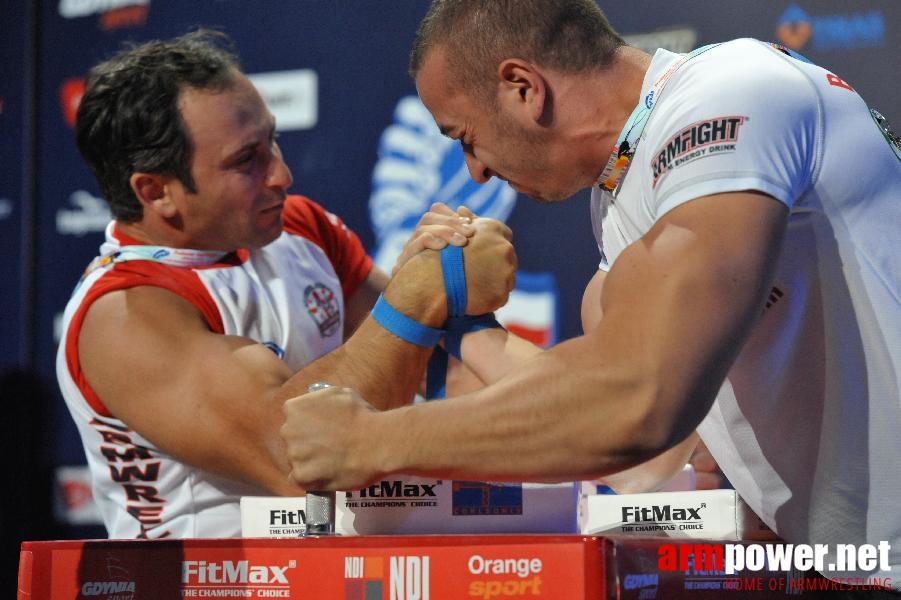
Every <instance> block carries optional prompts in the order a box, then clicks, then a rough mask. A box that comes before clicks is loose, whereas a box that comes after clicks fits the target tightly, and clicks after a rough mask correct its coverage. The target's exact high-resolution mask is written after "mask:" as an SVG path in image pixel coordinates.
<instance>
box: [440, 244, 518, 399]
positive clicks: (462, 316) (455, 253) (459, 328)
mask: <svg viewBox="0 0 901 600" xmlns="http://www.w3.org/2000/svg"><path fill="white" fill-rule="evenodd" d="M441 275H442V276H443V277H444V289H445V292H446V293H447V321H446V322H445V324H444V329H445V334H444V348H441V347H440V346H436V347H435V350H434V351H433V352H432V357H431V359H429V366H428V371H427V373H426V398H427V399H428V400H435V399H439V398H444V397H445V395H446V389H445V388H446V385H447V363H448V354H450V355H452V356H453V357H454V358H456V359H457V360H461V351H460V346H461V344H462V342H463V336H464V335H465V334H467V333H470V332H473V331H479V330H480V329H486V328H488V327H500V326H501V325H500V323H498V322H497V319H495V318H494V313H487V314H484V315H474V316H467V315H466V301H467V291H466V271H465V270H464V267H463V248H461V247H459V246H445V247H444V248H443V249H442V250H441Z"/></svg>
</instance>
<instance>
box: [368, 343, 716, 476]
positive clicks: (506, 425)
mask: <svg viewBox="0 0 901 600" xmlns="http://www.w3.org/2000/svg"><path fill="white" fill-rule="evenodd" d="M588 349H589V348H587V347H586V346H585V342H584V340H581V341H580V339H577V340H572V341H570V342H566V343H564V344H561V345H560V346H558V347H556V348H555V349H553V350H550V351H548V352H545V353H543V354H541V355H539V356H536V357H535V358H534V359H532V360H530V361H529V362H528V363H527V364H525V365H524V366H523V367H522V368H521V369H519V370H517V371H516V372H514V373H512V374H510V375H509V376H508V377H506V378H504V379H502V380H501V381H499V382H498V383H497V384H495V385H493V386H490V387H488V388H485V389H484V390H482V391H480V392H477V393H474V394H469V395H467V396H462V397H457V398H451V399H448V400H445V401H442V402H434V403H429V404H428V405H427V406H421V407H417V408H416V409H415V410H412V411H408V410H405V409H400V410H397V411H391V412H389V413H385V414H383V415H378V416H377V419H374V420H376V421H380V422H381V425H382V426H384V427H385V428H386V429H385V431H384V432H383V433H382V434H379V437H380V439H385V438H386V437H387V438H388V439H389V440H390V441H389V442H388V444H390V445H391V446H392V447H391V448H389V449H388V451H387V452H386V454H387V455H388V458H377V459H376V460H379V461H383V465H384V467H385V468H386V470H388V471H390V472H399V473H408V474H420V475H429V476H441V477H478V478H480V479H485V480H499V481H517V480H529V481H563V480H571V479H588V478H594V477H598V476H602V475H605V474H607V473H612V472H616V471H620V470H623V469H625V468H628V467H631V466H634V465H636V464H638V463H640V462H643V461H644V460H647V459H649V458H651V457H652V456H654V455H656V454H657V453H659V452H660V451H662V450H663V449H664V448H665V444H661V443H660V441H659V440H657V439H654V440H651V439H648V438H647V437H645V436H644V435H643V432H644V431H645V430H646V425H647V422H648V421H650V420H652V419H656V418H658V417H659V418H665V417H664V415H662V414H656V415H655V414H654V412H653V409H652V407H653V406H654V405H655V402H656V400H657V395H658V394H657V390H656V389H655V388H654V385H653V384H652V383H650V382H648V380H647V379H646V378H644V377H641V376H640V374H638V373H636V372H630V370H629V369H628V368H623V367H616V366H613V365H611V366H610V367H608V368H592V367H591V366H590V365H587V364H585V365H582V364H578V363H579V362H580V359H579V358H578V357H579V356H580V355H582V356H584V355H586V353H587V351H588ZM581 360H584V359H581ZM474 415H478V418H474ZM699 419H700V417H699ZM377 427H378V426H377ZM397 431H404V432H405V435H404V436H397V435H392V434H389V433H388V432H397ZM392 460H394V461H395V462H391V461H392Z"/></svg>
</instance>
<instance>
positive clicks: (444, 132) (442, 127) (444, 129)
mask: <svg viewBox="0 0 901 600" xmlns="http://www.w3.org/2000/svg"><path fill="white" fill-rule="evenodd" d="M451 129H452V128H451V127H447V126H446V125H439V126H438V131H439V132H440V133H441V135H443V136H444V137H448V138H449V137H451V134H450V130H451Z"/></svg>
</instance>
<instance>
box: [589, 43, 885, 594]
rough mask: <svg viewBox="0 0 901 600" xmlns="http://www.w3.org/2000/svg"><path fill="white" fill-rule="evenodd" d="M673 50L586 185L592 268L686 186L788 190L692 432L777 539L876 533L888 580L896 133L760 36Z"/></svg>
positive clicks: (680, 197) (867, 538)
mask: <svg viewBox="0 0 901 600" xmlns="http://www.w3.org/2000/svg"><path fill="white" fill-rule="evenodd" d="M681 58H682V57H681V56H680V55H675V54H672V53H670V52H666V51H662V50H661V51H658V52H657V54H656V55H655V56H654V58H653V61H652V63H651V66H650V69H649V71H648V73H647V75H646V78H645V81H644V91H645V94H650V91H651V90H653V89H654V85H655V82H656V81H658V80H659V78H661V77H667V76H668V77H669V78H670V79H669V81H668V82H667V83H666V85H665V86H664V87H663V88H662V90H659V89H658V94H657V97H656V98H653V97H648V95H644V96H643V100H645V101H647V102H648V103H649V104H650V103H654V104H653V111H652V113H651V115H650V118H649V119H648V121H647V124H646V126H645V129H644V131H643V133H642V134H641V137H640V138H639V143H638V147H637V150H636V153H635V155H634V157H633V159H632V163H631V167H630V169H629V171H628V172H627V174H626V176H625V179H624V180H623V181H622V185H621V187H620V189H619V190H618V192H617V194H616V196H615V197H613V196H611V195H610V194H609V193H607V192H603V191H602V190H601V189H600V188H597V189H595V190H594V191H593V193H592V211H593V213H594V214H593V216H594V219H593V224H594V226H595V234H596V237H597V238H598V244H599V246H600V248H601V251H602V255H603V259H602V263H601V268H606V267H607V266H608V265H612V264H613V263H614V262H615V261H616V259H617V256H618V255H619V254H620V253H621V252H622V251H623V250H624V249H625V248H626V246H628V245H629V244H630V243H632V242H634V241H636V240H637V239H639V238H640V237H641V236H642V235H643V234H645V233H646V232H647V231H648V230H649V229H650V228H651V227H652V226H653V225H654V223H655V222H656V221H657V220H658V219H659V218H661V216H662V215H664V214H665V213H666V212H667V211H669V210H671V209H673V208H675V207H676V206H679V205H680V204H682V203H684V202H688V201H691V200H692V199H694V198H698V197H702V196H708V195H711V194H718V193H722V192H732V191H742V190H756V191H760V192H763V193H766V194H768V195H770V196H772V197H774V198H775V199H776V200H778V201H780V202H783V203H784V204H785V205H786V206H788V207H789V209H790V211H791V213H790V218H789V224H788V230H787V234H786V238H785V241H784V245H783V248H782V250H781V254H780V259H779V263H778V266H777V271H776V274H775V280H774V283H773V288H772V293H771V294H770V297H769V300H768V302H767V303H766V307H765V308H764V309H763V314H762V316H761V318H760V320H759V322H758V323H757V325H756V326H755V329H754V331H753V333H752V335H751V337H750V339H749V340H748V342H747V344H746V345H745V347H744V349H743V350H742V352H741V354H740V356H739V357H738V359H737V361H736V362H735V364H734V366H733V368H732V369H731V371H730V373H729V375H728V378H727V381H726V383H725V385H724V386H723V388H722V390H721V392H720V394H719V395H718V397H717V400H716V402H715V403H714V405H713V408H712V409H711V411H710V413H709V415H708V416H707V418H706V420H705V421H704V422H703V423H702V425H701V427H700V428H699V431H700V433H701V436H702V437H703V439H704V441H705V442H706V443H707V445H708V447H709V448H710V450H711V452H712V454H713V455H714V456H715V457H716V459H717V461H718V462H719V464H720V465H721V467H722V469H723V471H724V472H725V474H726V475H727V476H728V478H729V480H730V481H731V482H732V484H733V485H734V486H735V488H736V490H737V491H738V492H739V493H740V494H741V496H742V497H743V498H744V499H745V500H746V501H747V502H748V504H749V505H750V506H751V507H752V508H753V509H754V510H755V512H757V514H758V515H760V517H761V518H762V519H763V520H764V521H765V522H766V523H767V524H768V525H769V526H770V527H772V528H773V529H774V530H775V531H776V532H778V533H779V535H780V536H782V537H783V538H784V539H785V540H786V541H788V542H792V543H808V544H817V543H819V544H829V549H830V552H834V551H835V549H836V544H858V545H859V544H865V543H868V544H873V545H878V544H879V542H880V541H887V542H889V544H890V545H891V553H890V557H889V563H890V564H891V566H892V569H893V571H894V573H895V574H896V575H895V576H894V577H892V573H891V572H882V573H878V574H877V573H869V575H871V576H872V575H877V576H879V577H880V578H884V577H891V580H892V583H893V584H894V585H896V586H898V585H901V582H899V581H898V579H899V578H898V577H897V573H898V571H899V570H901V511H899V510H898V497H899V496H901V477H899V475H901V435H899V431H901V393H899V380H901V242H899V240H901V236H899V235H898V228H899V224H901V149H899V147H898V144H897V141H893V140H892V136H891V135H890V133H889V132H888V131H886V130H885V129H884V128H883V127H881V126H880V123H879V119H878V116H876V115H872V114H871V112H870V110H869V109H868V107H867V106H866V105H865V103H864V101H863V100H862V99H861V98H860V96H859V95H858V94H857V93H856V92H855V91H854V90H853V88H852V86H851V85H850V84H849V83H847V82H845V81H843V80H842V79H840V78H839V77H837V76H836V75H834V74H832V73H829V72H828V71H826V70H824V69H822V68H820V67H817V66H815V65H812V64H809V63H807V62H804V61H801V60H798V59H796V58H792V57H789V56H787V55H786V54H784V53H783V52H781V51H779V50H777V49H775V48H773V47H772V46H771V45H769V44H764V43H762V42H758V41H756V40H748V39H744V40H736V41H733V42H728V43H724V44H720V45H719V46H717V47H715V48H712V49H710V50H707V51H706V52H703V53H701V54H698V55H697V56H695V57H693V58H691V59H690V60H688V61H686V62H683V63H682V64H681V65H680V66H679V67H678V68H677V69H676V70H675V71H672V70H671V69H672V67H673V66H674V65H676V64H677V63H678V62H679V61H680V59H681ZM668 72H669V75H665V74H666V73H668ZM725 201H726V200H725V199H724V202H725ZM762 308H763V307H762ZM672 318H673V319H678V318H679V315H678V313H674V314H673V315H672ZM830 557H831V558H833V559H834V555H832V554H830ZM835 563H836V561H835V560H829V561H827V564H835ZM828 575H830V576H833V577H841V576H842V575H841V574H838V573H836V572H830V573H828ZM854 575H855V576H864V577H865V576H866V575H867V574H863V573H855V574H854ZM846 576H847V575H846Z"/></svg>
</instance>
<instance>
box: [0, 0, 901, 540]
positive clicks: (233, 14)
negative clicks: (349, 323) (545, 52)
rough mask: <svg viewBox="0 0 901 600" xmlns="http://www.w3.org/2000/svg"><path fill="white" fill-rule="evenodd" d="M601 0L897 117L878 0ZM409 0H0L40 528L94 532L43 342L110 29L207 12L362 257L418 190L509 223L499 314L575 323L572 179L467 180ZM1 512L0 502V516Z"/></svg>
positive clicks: (552, 328)
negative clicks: (830, 79) (783, 51)
mask: <svg viewBox="0 0 901 600" xmlns="http://www.w3.org/2000/svg"><path fill="white" fill-rule="evenodd" d="M601 6H602V8H603V9H604V10H605V11H606V12H607V15H608V17H609V18H610V20H611V21H612V23H613V24H614V26H615V27H616V28H617V29H618V30H619V31H620V32H621V33H622V34H623V35H624V36H625V37H626V38H627V40H628V41H629V42H630V43H633V44H635V45H637V46H639V47H642V48H643V49H645V50H647V51H649V52H653V51H654V49H656V48H658V47H664V48H667V49H670V50H675V51H680V52H685V51H688V50H691V49H692V48H694V47H696V46H699V45H702V44H707V43H711V42H717V41H724V40H727V39H732V38H736V37H756V38H759V39H764V40H769V41H779V42H781V43H783V44H785V45H787V46H789V47H791V48H793V49H795V50H798V51H799V52H801V53H802V54H804V55H806V56H807V57H808V58H810V59H811V60H812V61H814V62H816V63H819V64H821V65H823V66H824V67H826V68H828V69H830V70H832V71H833V72H834V73H836V74H837V75H839V76H840V77H842V78H843V79H844V80H845V81H847V82H849V83H850V84H851V85H853V86H854V88H855V89H856V90H858V91H859V92H860V93H861V94H862V95H863V97H864V98H865V99H866V100H867V101H868V103H869V104H870V106H872V107H875V108H878V109H879V110H880V111H881V112H882V113H883V114H884V115H885V116H886V117H887V118H888V119H889V120H890V121H892V120H893V121H894V122H896V123H897V122H899V120H901V112H899V109H898V106H899V101H901V81H899V79H898V77H897V76H896V74H897V71H898V61H899V60H901V33H899V29H898V28H897V27H889V24H891V23H895V24H897V23H901V3H899V2H897V1H896V0H881V1H876V0H874V1H870V2H867V1H856V0H850V1H847V0H818V1H817V2H813V1H811V0H807V1H800V2H791V1H789V0H770V1H768V2H762V3H761V2H745V1H743V0H722V1H720V2H716V3H710V2H702V1H700V0H687V1H683V2H680V3H678V4H676V3H671V2H664V1H658V0H649V1H646V2H641V3H639V4H634V3H633V4H631V5H629V6H627V4H626V3H621V2H620V3H614V2H610V3H601ZM426 7H427V2H426V0H390V1H379V0H340V1H338V2H335V1H326V0H297V1H294V2H284V1H282V0H253V1H252V2H251V1H248V0H195V1H192V2H183V1H178V0H43V1H39V2H34V1H33V0H4V2H3V3H2V5H0V23H2V32H3V35H0V160H2V162H3V168H2V170H0V244H2V251H3V259H4V260H3V261H2V267H0V268H2V274H0V276H2V277H0V278H2V288H0V289H2V297H0V302H2V303H3V310H4V313H3V318H2V319H0V332H2V353H0V369H2V372H3V373H4V374H6V373H21V372H24V373H26V374H27V375H28V379H27V381H33V384H34V385H33V389H32V388H29V390H30V391H22V390H23V386H22V385H21V384H19V385H16V386H15V388H11V391H10V390H4V394H3V399H4V400H5V401H7V402H16V403H28V402H46V403H47V406H43V407H39V408H40V410H37V411H31V412H29V413H28V414H29V415H32V416H31V417H29V418H33V419H39V423H38V425H39V426H40V427H41V430H42V431H43V432H44V435H43V439H44V440H45V442H44V446H42V447H34V448H27V447H26V448H18V451H19V453H20V454H21V455H22V456H23V457H25V458H26V459H30V460H32V461H34V462H33V464H34V465H35V468H34V470H33V471H32V473H33V475H34V476H35V477H39V475H40V473H41V472H43V471H42V470H41V469H40V468H39V466H40V461H39V460H36V457H41V456H46V457H47V460H48V461H49V463H50V464H51V466H52V467H53V468H54V469H55V475H51V478H52V479H53V484H54V489H55V499H56V506H57V510H56V511H55V513H56V514H55V515H47V519H48V520H55V521H56V522H57V523H58V524H59V526H60V528H59V529H58V530H57V531H56V532H55V533H56V536H57V537H61V536H72V537H83V536H84V535H85V533H86V532H88V533H89V534H97V535H104V533H103V531H102V528H101V529H99V530H98V529H91V528H90V527H91V526H92V525H93V526H94V527H96V525H95V524H96V523H97V521H96V514H95V513H94V512H93V508H92V503H91V500H90V493H89V488H88V485H87V482H86V481H85V480H84V473H83V471H82V470H81V469H80V468H79V467H80V466H81V465H82V464H83V462H84V457H83V453H82V449H81V445H80V442H79V439H78V435H77V432H76V430H75V428H74V426H73V425H72V424H71V423H70V421H69V416H68V413H67V412H66V410H65V408H64V406H63V403H62V401H61V400H60V399H59V397H58V394H57V393H56V387H55V386H56V384H55V376H54V356H55V351H56V344H57V339H58V335H59V331H57V328H58V323H59V316H60V313H61V311H62V309H63V306H64V304H65V302H66V299H67V297H68V295H69V293H70V291H71V289H72V287H73V285H74V284H75V282H76V280H77V279H78V277H79V276H80V274H81V272H82V271H83V269H84V267H85V266H86V264H87V263H88V261H89V260H90V259H91V258H92V257H93V256H94V255H95V252H96V251H97V248H98V246H99V244H100V242H101V238H102V231H103V228H104V226H105V225H106V223H107V221H108V219H109V212H108V210H107V208H106V205H105V202H104V201H103V199H102V197H101V196H100V192H99V189H98V187H97V185H96V183H95V181H94V179H93V177H92V176H91V174H90V172H89V171H88V169H87V167H86V166H85V165H84V164H83V162H82V161H81V159H80V157H79V156H78V153H77V150H76V148H75V145H74V141H73V119H74V112H75V109H76V107H77V105H78V101H79V99H80V96H81V93H82V90H83V87H84V82H83V76H84V73H85V71H86V70H87V69H88V68H89V67H90V66H91V65H92V64H94V63H95V62H97V61H99V60H101V59H103V58H106V57H108V56H109V55H110V54H112V53H113V52H114V51H116V50H117V49H118V48H119V47H120V46H121V45H122V44H123V43H124V42H127V41H138V42H140V41H145V40H148V39H153V38H167V37H172V36H176V35H179V34H182V33H185V32H186V31H188V30H190V29H194V28H196V27H198V26H206V27H215V28H219V29H222V30H224V31H225V32H227V33H228V34H229V35H231V36H232V38H233V39H234V41H235V44H236V46H237V50H238V52H239V54H240V56H241V59H242V64H243V67H244V70H245V71H246V72H247V73H248V74H249V75H251V78H252V80H253V81H254V83H255V84H256V85H257V86H258V87H259V88H260V90H261V92H262V94H263V96H264V98H265V99H266V100H267V102H268V103H269V105H270V107H271V110H272V111H273V113H274V114H275V115H276V117H277V120H278V126H279V129H280V138H279V144H280V145H281V147H282V150H283V153H284V156H285V159H286V162H287V163H288V165H289V166H290V167H291V169H292V171H293V174H294V179H295V184H294V191H296V192H300V193H303V194H306V195H309V196H310V197H312V198H314V199H316V200H317V201H319V202H320V203H322V204H323V205H325V206H326V207H327V208H328V209H329V210H331V211H333V212H335V213H337V214H339V215H340V216H341V217H343V218H344V220H345V222H346V223H347V224H348V225H349V226H350V227H351V228H353V229H354V230H356V231H357V233H359V235H360V236H361V238H362V239H363V241H364V243H366V244H367V247H369V248H370V249H371V251H372V253H373V255H374V256H375V258H376V259H377V261H378V262H379V264H380V265H382V266H383V267H384V268H385V269H387V270H389V271H390V268H391V265H392V264H393V261H394V257H395V256H396V255H397V252H398V250H399V248H400V246H401V245H402V242H403V240H404V238H405V236H406V234H407V233H408V232H409V231H410V230H411V228H412V227H413V226H414V225H415V223H416V220H417V219H418V218H419V216H420V214H421V213H422V212H423V211H425V210H427V209H428V207H429V205H430V204H431V203H432V202H435V201H443V202H447V203H448V204H451V205H452V206H458V205H461V204H466V205H468V206H471V207H472V208H473V210H475V211H476V212H477V213H478V214H481V215H485V216H492V217H495V218H499V219H505V220H506V221H507V222H508V224H509V225H510V226H511V227H512V229H513V231H514V241H515V242H516V246H517V250H518V253H519V260H520V267H521V269H522V272H521V274H520V277H519V285H518V287H517V290H516V292H515V293H514V295H513V299H512V300H511V303H510V305H509V306H508V307H506V308H505V309H504V310H503V311H501V312H500V313H499V316H500V318H501V320H503V321H504V322H505V323H506V324H507V325H508V326H509V327H510V328H511V329H513V330H515V331H517V332H519V333H522V334H523V335H525V336H527V337H529V338H530V339H532V340H533V341H535V342H536V343H539V344H543V345H549V344H552V343H554V342H556V341H559V340H562V339H566V338H568V337H572V336H574V335H577V334H578V333H579V332H580V323H579V303H580V300H581V292H582V290H583V288H584V285H585V284H586V282H587V281H588V279H589V278H590V277H591V275H592V273H593V271H594V270H595V268H596V266H597V263H598V255H597V250H596V246H595V243H594V240H593V238H592V233H591V227H590V224H589V220H588V215H589V210H588V204H587V202H586V200H587V193H586V194H585V195H584V196H580V197H577V198H575V199H574V200H572V201H570V202H566V203H563V204H560V205H553V206H542V205H539V204H537V203H535V202H533V201H531V200H528V199H526V198H523V197H517V195H516V193H515V192H513V191H512V190H511V189H509V188H508V187H507V186H506V184H504V183H502V182H491V183H489V184H486V185H484V186H477V185H475V184H474V183H473V182H471V181H470V180H469V179H468V176H467V173H466V170H465V166H464V164H463V161H462V153H461V151H460V148H459V145H458V144H456V143H453V142H451V141H449V140H447V139H445V138H443V137H442V136H440V135H439V134H438V132H437V130H436V128H435V125H434V122H433V121H432V119H431V117H430V116H429V115H428V113H427V112H426V111H425V110H424V109H423V107H422V105H421V104H420V103H419V100H418V98H417V97H416V92H415V88H414V86H413V82H412V80H411V79H410V77H409V75H408V74H407V58H408V52H409V49H410V46H411V43H412V40H413V36H414V33H415V29H416V26H417V24H418V22H419V20H420V19H421V17H422V16H423V14H424V13H425V10H426ZM849 176H851V177H853V173H849ZM110 368H111V369H114V368H116V365H110ZM16 381H18V382H20V383H21V379H16ZM26 387H27V386H26ZM45 389H49V390H50V393H49V394H46V393H44V392H43V390H45ZM33 415H39V416H33ZM6 427H7V428H21V427H22V424H21V423H16V422H7V425H6ZM5 437H6V436H5ZM34 443H39V442H34ZM7 483H9V482H7ZM34 489H38V490H43V489H44V488H43V487H40V486H38V487H36V488H34ZM36 493H44V492H36ZM37 500H40V502H37ZM44 500H48V499H46V498H41V499H36V503H35V505H42V503H43V501H44ZM5 512H6V511H5ZM16 518H17V516H16V515H15V514H4V515H3V519H4V521H12V520H15V519H16ZM98 531H99V533H98ZM3 539H4V540H8V539H10V538H9V537H8V536H6V535H4V536H3ZM14 541H15V540H14ZM15 543H16V545H17V544H18V541H15Z"/></svg>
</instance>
